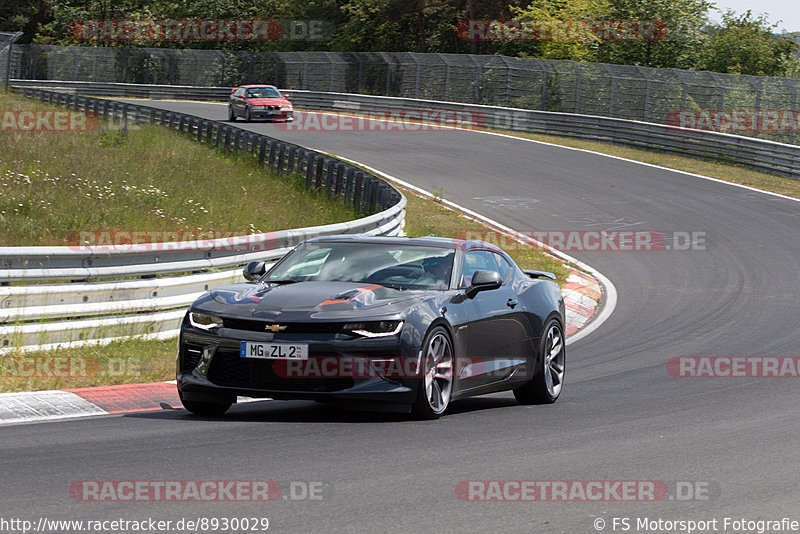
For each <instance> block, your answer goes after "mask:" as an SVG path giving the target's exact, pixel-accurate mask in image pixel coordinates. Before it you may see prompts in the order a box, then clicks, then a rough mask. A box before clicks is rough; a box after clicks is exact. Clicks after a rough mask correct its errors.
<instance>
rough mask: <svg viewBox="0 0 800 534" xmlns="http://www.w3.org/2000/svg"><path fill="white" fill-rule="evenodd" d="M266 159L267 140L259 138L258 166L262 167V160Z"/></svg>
mask: <svg viewBox="0 0 800 534" xmlns="http://www.w3.org/2000/svg"><path fill="white" fill-rule="evenodd" d="M266 157H267V138H266V137H260V138H259V147H258V164H259V165H261V166H262V167H263V166H264V160H265V159H266Z"/></svg>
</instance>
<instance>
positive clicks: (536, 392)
mask: <svg viewBox="0 0 800 534" xmlns="http://www.w3.org/2000/svg"><path fill="white" fill-rule="evenodd" d="M565 341H566V338H565V337H564V327H562V326H561V322H560V321H559V320H558V319H550V320H549V321H547V324H545V327H544V330H543V331H542V339H541V341H540V342H539V360H538V362H537V369H534V374H533V377H532V378H531V380H530V381H529V382H528V383H527V384H525V385H523V386H520V387H518V388H517V389H515V390H514V397H516V399H517V401H518V402H519V403H520V404H552V403H554V402H555V401H556V400H557V399H558V397H559V395H561V390H562V389H563V385H564V374H565V370H566V361H567V348H566V344H565Z"/></svg>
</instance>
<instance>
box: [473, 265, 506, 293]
mask: <svg viewBox="0 0 800 534" xmlns="http://www.w3.org/2000/svg"><path fill="white" fill-rule="evenodd" d="M502 285H503V279H502V278H500V273H498V272H497V271H475V274H473V275H472V285H471V286H469V288H468V289H467V296H468V297H469V298H472V297H474V296H475V295H477V294H478V293H479V292H481V291H489V290H492V289H497V288H499V287H500V286H502Z"/></svg>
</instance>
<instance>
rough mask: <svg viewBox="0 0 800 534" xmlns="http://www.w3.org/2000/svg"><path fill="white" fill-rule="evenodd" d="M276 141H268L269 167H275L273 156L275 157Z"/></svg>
mask: <svg viewBox="0 0 800 534" xmlns="http://www.w3.org/2000/svg"><path fill="white" fill-rule="evenodd" d="M277 143H278V142H277V141H276V140H274V139H270V140H269V167H270V168H272V167H273V166H274V165H275V156H276V155H277Z"/></svg>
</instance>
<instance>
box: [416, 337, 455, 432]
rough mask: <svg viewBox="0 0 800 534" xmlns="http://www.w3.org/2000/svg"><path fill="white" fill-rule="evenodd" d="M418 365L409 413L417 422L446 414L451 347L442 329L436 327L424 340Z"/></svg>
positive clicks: (451, 388) (450, 388)
mask: <svg viewBox="0 0 800 534" xmlns="http://www.w3.org/2000/svg"><path fill="white" fill-rule="evenodd" d="M421 365H422V369H421V374H422V377H421V378H420V379H419V384H418V385H417V400H416V402H415V403H414V406H413V407H412V409H411V413H412V415H413V416H414V417H416V418H417V419H438V418H439V416H441V415H442V414H443V413H444V412H445V410H447V406H448V404H450V394H451V393H452V391H453V344H452V342H451V341H450V335H449V334H448V333H447V330H445V329H444V328H443V327H441V326H437V327H435V328H433V329H431V330H430V331H429V332H428V334H427V335H426V336H425V340H424V341H423V343H422V355H421Z"/></svg>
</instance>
